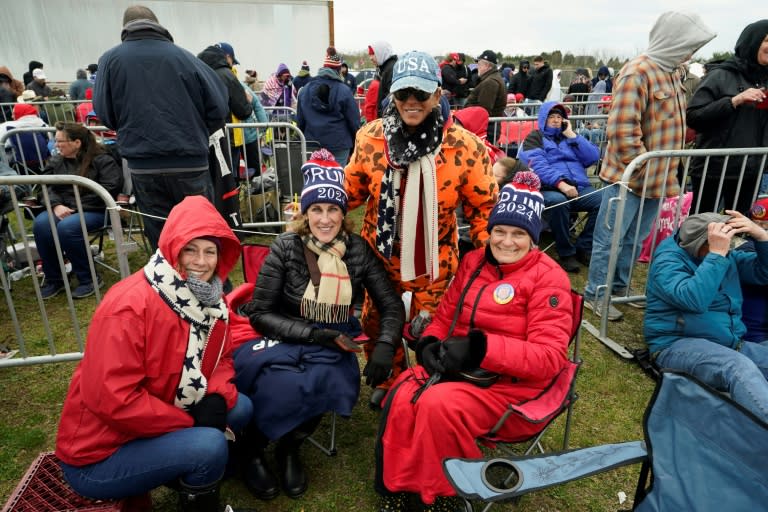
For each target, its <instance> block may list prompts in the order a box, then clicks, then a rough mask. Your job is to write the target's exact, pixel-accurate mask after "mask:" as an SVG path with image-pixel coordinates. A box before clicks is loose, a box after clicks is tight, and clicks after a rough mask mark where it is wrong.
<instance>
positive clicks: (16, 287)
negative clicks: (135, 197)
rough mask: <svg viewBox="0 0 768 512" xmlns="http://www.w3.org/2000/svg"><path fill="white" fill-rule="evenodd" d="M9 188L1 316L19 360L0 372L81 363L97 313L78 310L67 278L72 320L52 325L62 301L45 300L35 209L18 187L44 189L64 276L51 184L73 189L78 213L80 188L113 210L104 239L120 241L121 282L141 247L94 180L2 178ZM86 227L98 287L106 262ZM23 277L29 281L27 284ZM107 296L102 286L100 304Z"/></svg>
mask: <svg viewBox="0 0 768 512" xmlns="http://www.w3.org/2000/svg"><path fill="white" fill-rule="evenodd" d="M3 185H8V186H9V190H10V195H11V203H12V209H11V210H10V211H9V212H8V213H5V214H4V216H3V217H4V222H3V226H2V227H3V229H2V232H0V249H2V251H0V254H1V255H2V264H3V268H2V270H0V284H1V285H2V289H3V294H4V297H5V302H6V306H7V311H5V312H3V313H0V316H1V317H2V321H3V326H4V327H3V329H2V331H3V332H5V333H7V335H10V336H9V338H10V337H12V338H13V339H15V342H16V346H17V347H18V356H16V357H12V358H4V359H0V368H2V367H10V366H26V365H32V364H39V363H53V362H62V361H74V360H78V359H80V358H81V357H82V356H83V348H84V334H83V333H84V331H85V327H86V326H87V325H88V323H89V322H90V317H91V313H92V310H90V309H88V308H83V307H77V308H76V307H75V303H74V300H73V298H72V290H73V288H72V285H70V283H69V281H68V280H67V279H64V299H65V302H66V309H67V311H68V321H64V322H61V321H57V322H56V323H53V322H51V320H50V318H49V312H55V311H61V308H62V300H61V298H60V297H56V298H54V299H49V300H48V301H44V300H43V298H42V295H41V293H40V288H41V282H42V277H41V276H39V275H38V271H37V268H36V261H37V259H38V258H39V255H37V249H36V247H35V245H34V239H33V236H32V235H31V233H30V231H31V220H32V218H33V216H32V215H30V214H29V213H27V212H29V211H30V210H29V208H28V207H27V205H26V204H25V199H26V198H21V197H18V196H17V195H16V190H15V188H14V186H16V185H28V186H37V187H38V188H39V189H40V191H41V194H40V197H41V198H42V202H41V203H40V204H41V208H45V210H46V211H47V212H48V216H49V220H50V225H51V228H52V233H53V239H54V244H55V247H56V252H57V255H58V265H59V268H60V269H61V271H62V275H63V276H65V275H67V274H66V266H65V262H64V259H63V256H62V250H61V244H60V241H59V238H58V233H57V231H56V229H55V228H54V223H53V210H52V208H51V204H50V200H49V194H48V186H50V185H56V186H62V185H71V186H72V187H73V191H74V194H75V201H76V205H77V209H78V210H82V204H81V201H80V188H86V189H89V190H90V191H92V192H94V193H96V194H97V195H98V196H99V197H100V198H101V199H102V200H103V201H104V203H105V204H106V205H107V210H106V215H105V225H104V227H103V228H101V231H102V233H101V234H103V235H105V236H106V235H107V234H108V233H107V230H109V231H110V232H111V236H112V237H114V250H115V257H116V258H117V266H118V269H116V270H117V271H118V272H119V274H120V278H125V277H127V276H128V275H129V274H130V269H129V266H128V253H129V252H130V251H131V250H133V249H134V248H135V247H133V245H134V244H133V243H132V242H128V243H126V241H125V238H124V237H123V230H122V224H121V219H120V214H119V212H118V211H117V208H116V207H117V205H116V204H115V201H114V199H112V196H111V195H110V194H109V192H107V190H106V189H104V187H102V186H101V185H99V184H98V183H96V182H94V181H91V180H89V179H87V178H83V177H81V176H62V175H48V176H0V186H3ZM80 227H81V229H82V233H83V235H84V239H85V244H86V248H87V250H86V253H87V255H88V265H89V269H90V273H91V277H92V278H93V279H94V282H96V279H97V277H96V264H100V263H101V262H100V261H99V258H100V256H101V255H94V253H93V252H94V251H93V247H92V245H91V240H92V239H93V238H94V233H93V232H91V233H90V234H89V231H88V230H87V228H86V226H85V223H84V221H81V223H80ZM102 257H103V256H102ZM109 268H111V267H109ZM22 277H24V278H25V279H23V280H22V279H21V278H22ZM26 277H31V279H29V280H28V279H26ZM30 283H31V285H30ZM102 293H103V292H102V290H99V289H98V287H97V288H96V291H95V297H96V302H97V303H98V302H100V301H101V297H102ZM32 297H33V298H32ZM17 301H18V303H17ZM30 301H34V302H33V303H32V302H30ZM19 303H20V304H19ZM35 306H36V307H35ZM20 318H24V320H25V322H24V326H22V324H21V322H20ZM6 319H7V320H8V321H9V324H8V325H5V320H6ZM32 319H39V321H32ZM14 348H16V347H14Z"/></svg>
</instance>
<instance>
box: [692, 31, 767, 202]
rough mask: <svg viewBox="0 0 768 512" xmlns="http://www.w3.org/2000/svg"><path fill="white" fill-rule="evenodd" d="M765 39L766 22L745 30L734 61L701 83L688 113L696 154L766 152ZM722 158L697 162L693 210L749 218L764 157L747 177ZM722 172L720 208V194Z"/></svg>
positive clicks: (752, 161) (753, 160) (739, 161)
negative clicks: (726, 211) (718, 150)
mask: <svg viewBox="0 0 768 512" xmlns="http://www.w3.org/2000/svg"><path fill="white" fill-rule="evenodd" d="M767 36H768V19H765V20H760V21H756V22H754V23H751V24H749V25H747V26H746V28H744V30H743V31H742V32H741V35H740V36H739V39H738V41H736V49H735V53H734V56H733V57H731V58H730V59H728V60H726V61H725V62H723V63H722V64H720V65H719V66H717V67H715V68H714V69H712V70H711V71H709V72H707V74H706V75H705V76H704V78H703V79H702V81H701V83H700V84H699V87H698V89H696V92H695V93H694V95H693V97H692V98H691V103H690V105H689V106H688V109H687V111H686V115H687V122H688V126H690V127H691V128H693V129H694V130H696V133H697V136H696V148H697V149H714V148H755V147H765V146H768V92H767V91H766V87H768V40H766V37H767ZM724 158H725V157H714V156H713V157H699V158H695V159H693V162H692V164H691V167H692V170H691V177H692V179H693V197H694V204H699V209H700V210H701V211H720V209H721V207H724V208H728V209H735V210H739V211H740V212H742V213H745V212H747V211H749V207H750V205H751V204H752V198H753V197H754V192H755V190H756V189H757V188H758V184H759V182H760V176H761V173H762V172H764V170H765V169H764V167H763V166H764V162H763V157H762V155H757V156H751V157H749V158H748V159H747V162H746V167H745V168H744V175H743V177H742V176H741V173H742V166H743V164H744V159H743V158H741V157H731V158H730V159H728V160H727V163H726V161H725V160H724ZM705 164H708V168H707V170H706V176H705V173H704V166H705ZM724 167H725V169H724ZM723 172H725V180H724V181H723V184H722V198H721V199H722V203H723V204H722V206H721V204H720V201H719V200H718V197H717V194H718V192H719V189H720V179H721V174H722V173H723ZM737 191H739V193H738V195H737Z"/></svg>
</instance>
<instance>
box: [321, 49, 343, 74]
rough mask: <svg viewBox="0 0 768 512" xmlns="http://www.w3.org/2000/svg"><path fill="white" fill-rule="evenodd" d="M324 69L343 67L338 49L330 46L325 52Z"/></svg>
mask: <svg viewBox="0 0 768 512" xmlns="http://www.w3.org/2000/svg"><path fill="white" fill-rule="evenodd" d="M323 67H324V68H332V69H339V68H340V67H341V55H339V54H338V53H336V48H334V47H333V46H329V47H328V49H327V50H326V51H325V60H324V61H323Z"/></svg>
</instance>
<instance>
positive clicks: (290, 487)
mask: <svg viewBox="0 0 768 512" xmlns="http://www.w3.org/2000/svg"><path fill="white" fill-rule="evenodd" d="M302 172H303V173H304V190H303V192H302V195H301V215H300V216H299V219H298V220H296V221H295V222H294V223H293V224H292V226H291V228H292V230H293V231H292V232H289V233H284V234H282V235H280V236H279V237H278V238H277V239H276V240H275V241H274V243H273V244H272V246H271V248H270V252H269V255H268V256H267V258H266V259H265V261H264V263H263V265H262V267H261V271H260V272H259V277H258V280H257V282H256V288H255V290H254V294H253V300H252V301H251V302H250V303H248V304H247V305H246V306H245V307H244V308H243V311H244V312H245V313H246V314H247V315H248V318H249V320H250V322H251V325H252V326H253V328H254V329H255V330H256V331H257V332H259V333H261V335H262V336H263V337H262V338H257V339H256V340H253V341H251V342H246V343H244V344H243V345H241V346H240V348H238V350H237V351H236V352H235V371H236V380H235V383H236V385H237V387H238V389H239V390H240V391H241V392H243V393H245V394H247V395H248V396H250V397H251V399H252V400H254V403H255V407H254V410H255V413H254V418H253V422H252V424H251V428H250V430H249V443H248V450H249V452H250V453H249V454H248V455H249V462H248V465H247V466H246V469H245V483H246V486H247V487H248V489H249V490H250V491H251V492H252V493H253V494H254V495H255V496H256V497H258V498H261V499H272V498H274V497H275V496H277V494H278V492H279V490H278V483H277V479H276V478H275V477H274V476H273V475H272V473H271V472H270V471H269V470H268V469H267V466H266V465H265V463H264V448H265V447H266V445H267V443H268V441H269V440H278V443H277V449H276V450H275V454H276V459H277V466H278V470H279V472H280V476H281V479H280V480H281V482H282V487H283V490H284V491H285V493H286V494H287V495H288V496H290V497H293V498H296V497H298V496H300V495H302V494H303V493H304V492H305V491H306V489H307V477H306V474H305V473H304V469H303V467H302V465H301V461H300V459H299V447H300V446H301V443H302V442H303V441H304V439H306V438H307V437H309V436H310V435H311V434H312V432H313V431H314V430H315V428H317V425H318V424H319V423H320V419H321V418H322V415H323V413H325V412H328V411H334V412H336V413H337V414H339V415H341V416H349V415H350V414H351V412H352V407H353V406H354V405H355V403H357V399H358V394H359V391H360V367H359V363H358V359H357V355H356V352H359V351H360V350H361V348H360V347H359V346H358V345H357V344H356V343H354V342H353V341H352V340H353V339H354V338H355V337H356V336H357V335H359V334H360V333H361V332H362V327H361V325H360V322H359V321H358V320H357V318H356V317H354V316H353V307H354V305H355V304H358V303H360V302H362V298H363V293H364V292H367V293H368V294H370V296H371V298H372V299H373V301H374V303H375V304H376V307H377V308H378V310H379V311H380V312H381V322H380V326H379V333H378V336H377V337H376V339H373V340H371V341H372V342H374V343H375V348H374V350H373V353H372V355H371V357H370V358H369V361H368V363H367V365H366V366H365V369H364V370H363V375H365V377H366V384H368V385H370V386H373V387H375V386H377V385H378V384H380V383H382V382H384V381H385V380H386V379H387V377H388V376H389V372H390V371H391V368H392V359H393V357H394V353H395V346H396V345H398V344H399V343H400V340H401V336H402V330H403V323H404V321H405V312H404V308H403V303H402V301H401V299H400V296H399V295H398V294H397V293H396V292H395V290H394V288H393V287H392V285H391V284H390V280H389V279H388V278H387V274H386V272H385V271H384V267H383V266H382V264H381V262H380V261H379V259H378V258H377V257H376V256H375V255H374V254H373V251H372V250H371V248H370V247H369V246H368V243H367V242H366V241H365V240H363V239H362V238H361V237H360V236H358V235H356V234H353V233H352V232H351V224H350V223H349V221H348V219H346V210H347V195H346V192H345V191H344V170H343V169H342V168H341V167H340V166H339V165H338V164H337V163H336V161H335V160H333V155H332V154H331V153H330V152H329V151H328V150H325V149H321V150H319V151H316V152H315V153H313V154H312V158H311V159H310V160H309V161H308V162H307V163H306V164H305V165H304V167H302Z"/></svg>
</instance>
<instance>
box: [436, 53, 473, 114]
mask: <svg viewBox="0 0 768 512" xmlns="http://www.w3.org/2000/svg"><path fill="white" fill-rule="evenodd" d="M440 72H441V73H442V78H443V90H444V91H448V93H449V96H448V100H449V101H450V102H451V105H455V106H457V107H463V106H464V105H465V104H466V103H467V96H469V68H468V67H467V65H466V64H464V54H463V53H456V52H454V53H451V54H450V55H449V56H448V58H447V59H446V60H445V61H443V63H442V64H441V65H440Z"/></svg>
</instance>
